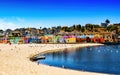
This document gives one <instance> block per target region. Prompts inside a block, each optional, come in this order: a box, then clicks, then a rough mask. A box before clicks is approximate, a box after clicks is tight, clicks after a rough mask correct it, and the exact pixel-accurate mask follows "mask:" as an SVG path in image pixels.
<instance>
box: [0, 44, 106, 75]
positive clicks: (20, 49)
mask: <svg viewBox="0 0 120 75" xmlns="http://www.w3.org/2000/svg"><path fill="white" fill-rule="evenodd" d="M97 45H103V44H98V43H84V44H20V45H18V44H12V45H9V44H0V57H1V60H0V66H1V67H0V75H13V74H14V75H40V74H41V75H49V74H51V73H52V75H83V74H85V75H101V74H102V73H94V72H86V71H76V70H70V69H62V68H57V67H53V66H49V65H43V64H39V65H38V64H37V63H35V62H32V61H30V57H31V56H33V55H36V54H39V53H42V52H44V51H50V50H53V51H56V49H60V50H61V49H65V48H71V47H73V48H74V47H86V46H97ZM104 75H105V74H104Z"/></svg>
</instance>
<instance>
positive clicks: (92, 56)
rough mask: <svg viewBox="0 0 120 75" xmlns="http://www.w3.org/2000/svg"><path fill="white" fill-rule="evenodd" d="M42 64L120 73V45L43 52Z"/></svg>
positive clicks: (40, 61)
mask: <svg viewBox="0 0 120 75" xmlns="http://www.w3.org/2000/svg"><path fill="white" fill-rule="evenodd" d="M43 55H44V56H45V57H46V59H44V60H38V61H36V62H39V63H41V64H45V65H50V66H56V67H60V68H66V69H73V70H79V71H88V72H97V73H106V74H120V45H104V46H93V47H84V48H74V49H72V48H71V49H65V50H61V51H58V52H52V53H46V54H43Z"/></svg>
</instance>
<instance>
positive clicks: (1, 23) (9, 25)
mask: <svg viewBox="0 0 120 75" xmlns="http://www.w3.org/2000/svg"><path fill="white" fill-rule="evenodd" d="M18 27H19V25H17V24H15V23H13V22H7V21H5V19H0V29H3V30H6V29H15V28H18Z"/></svg>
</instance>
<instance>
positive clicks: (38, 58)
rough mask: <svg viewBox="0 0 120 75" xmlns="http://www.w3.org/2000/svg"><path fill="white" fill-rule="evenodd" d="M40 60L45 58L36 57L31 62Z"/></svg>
mask: <svg viewBox="0 0 120 75" xmlns="http://www.w3.org/2000/svg"><path fill="white" fill-rule="evenodd" d="M40 59H45V56H36V57H33V58H31V59H30V60H32V61H37V60H40Z"/></svg>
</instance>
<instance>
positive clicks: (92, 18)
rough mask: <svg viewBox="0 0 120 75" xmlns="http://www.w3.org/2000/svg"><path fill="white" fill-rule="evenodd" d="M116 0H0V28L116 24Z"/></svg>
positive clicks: (119, 16) (119, 0)
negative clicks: (108, 21) (107, 22)
mask: <svg viewBox="0 0 120 75" xmlns="http://www.w3.org/2000/svg"><path fill="white" fill-rule="evenodd" d="M119 4H120V0H0V29H7V28H11V29H15V28H20V27H36V28H39V27H51V26H57V25H61V26H65V25H67V26H72V25H73V24H81V25H85V24H86V23H93V24H100V23H101V22H104V21H105V20H106V19H109V20H110V21H111V23H120V14H119V12H120V5H119Z"/></svg>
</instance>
